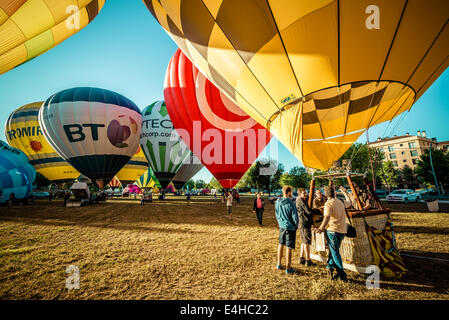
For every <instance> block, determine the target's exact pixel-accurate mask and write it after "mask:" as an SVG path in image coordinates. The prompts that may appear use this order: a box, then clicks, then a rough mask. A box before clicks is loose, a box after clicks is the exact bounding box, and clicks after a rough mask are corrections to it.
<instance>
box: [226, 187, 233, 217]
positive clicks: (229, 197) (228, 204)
mask: <svg viewBox="0 0 449 320" xmlns="http://www.w3.org/2000/svg"><path fill="white" fill-rule="evenodd" d="M226 208H227V209H228V214H229V217H230V218H231V220H232V193H231V192H228V193H227V196H226Z"/></svg>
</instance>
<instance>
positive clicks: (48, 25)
mask: <svg viewBox="0 0 449 320" xmlns="http://www.w3.org/2000/svg"><path fill="white" fill-rule="evenodd" d="M104 2H105V0H85V1H75V0H58V1H55V0H6V1H0V43H1V46H0V74H2V73H5V72H7V71H8V70H10V69H12V68H14V67H16V66H18V65H20V64H22V63H25V62H26V61H29V60H31V59H33V58H35V57H37V56H39V55H41V54H42V53H44V52H45V51H47V50H50V49H51V48H53V47H55V46H57V45H58V44H59V43H61V42H62V41H64V40H65V39H67V38H69V37H70V36H72V35H74V34H75V33H77V32H78V31H80V30H81V29H83V28H84V27H85V26H87V25H88V24H89V23H90V22H91V21H92V20H93V19H94V18H95V17H96V16H97V14H98V12H99V11H100V10H101V9H102V7H103V5H104Z"/></svg>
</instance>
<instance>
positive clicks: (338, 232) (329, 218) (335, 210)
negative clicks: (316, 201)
mask: <svg viewBox="0 0 449 320" xmlns="http://www.w3.org/2000/svg"><path fill="white" fill-rule="evenodd" d="M324 195H325V196H326V198H327V201H326V204H325V205H324V220H323V222H322V223H321V226H320V227H319V228H318V229H316V230H315V231H316V232H317V233H321V232H324V231H325V235H326V240H327V243H328V245H329V257H328V259H327V267H326V268H327V269H328V273H329V277H330V278H331V279H332V280H336V279H338V278H340V279H341V280H343V281H346V279H347V275H346V273H345V271H344V270H343V261H342V260H341V255H340V245H341V242H342V241H343V238H344V237H345V234H346V231H347V228H346V210H345V207H346V208H347V207H350V206H351V203H350V202H349V201H342V200H340V199H337V198H334V197H335V191H334V189H333V188H330V187H325V188H324ZM334 269H335V270H337V274H336V275H333V274H332V273H333V271H334Z"/></svg>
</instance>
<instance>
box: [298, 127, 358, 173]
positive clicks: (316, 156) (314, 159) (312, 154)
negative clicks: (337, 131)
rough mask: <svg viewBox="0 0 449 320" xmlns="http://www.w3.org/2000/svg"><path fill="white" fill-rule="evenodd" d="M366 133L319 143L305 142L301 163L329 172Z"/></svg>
mask: <svg viewBox="0 0 449 320" xmlns="http://www.w3.org/2000/svg"><path fill="white" fill-rule="evenodd" d="M363 132H364V131H361V132H356V133H353V134H350V135H346V136H342V137H338V138H334V139H329V140H319V141H304V142H303V146H302V148H303V155H302V159H301V162H302V163H303V165H304V166H306V167H310V168H316V169H320V170H327V169H328V168H329V167H330V166H331V165H332V163H333V162H334V161H336V160H338V159H339V158H340V157H341V156H342V155H343V154H344V153H345V152H346V150H348V148H349V147H350V146H351V145H352V144H353V143H354V142H356V141H357V139H358V138H359V137H360V136H361V135H362V134H363Z"/></svg>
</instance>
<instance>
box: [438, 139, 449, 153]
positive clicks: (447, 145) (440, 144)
mask: <svg viewBox="0 0 449 320" xmlns="http://www.w3.org/2000/svg"><path fill="white" fill-rule="evenodd" d="M438 148H440V149H442V150H444V151H448V150H449V140H448V141H441V142H438Z"/></svg>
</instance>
